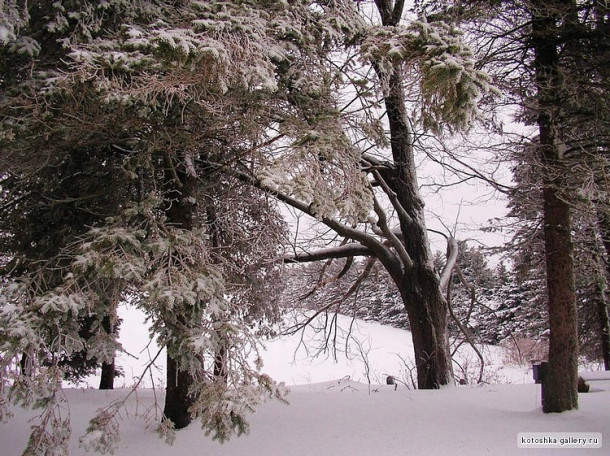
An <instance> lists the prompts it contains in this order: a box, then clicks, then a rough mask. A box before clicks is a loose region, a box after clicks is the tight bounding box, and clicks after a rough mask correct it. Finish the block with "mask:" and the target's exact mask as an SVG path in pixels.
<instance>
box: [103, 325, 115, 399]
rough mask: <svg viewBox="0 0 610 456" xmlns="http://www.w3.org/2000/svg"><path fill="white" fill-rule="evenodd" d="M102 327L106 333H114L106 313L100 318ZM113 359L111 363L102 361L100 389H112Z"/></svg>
mask: <svg viewBox="0 0 610 456" xmlns="http://www.w3.org/2000/svg"><path fill="white" fill-rule="evenodd" d="M102 328H103V329H104V331H106V332H107V333H108V334H114V332H115V328H114V326H113V325H112V322H111V321H110V317H109V316H108V315H107V316H105V317H104V319H103V320H102ZM114 374H115V368H114V359H113V360H112V362H111V363H102V375H101V377H100V388H99V389H101V390H111V389H114V376H115V375H114Z"/></svg>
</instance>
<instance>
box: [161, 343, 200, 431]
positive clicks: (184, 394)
mask: <svg viewBox="0 0 610 456" xmlns="http://www.w3.org/2000/svg"><path fill="white" fill-rule="evenodd" d="M192 382H193V380H192V378H191V375H190V374H189V373H188V372H184V371H182V370H180V369H179V367H178V363H177V362H176V360H175V359H174V358H172V357H171V356H170V355H167V386H166V387H165V407H164V409H163V415H164V416H165V418H166V419H170V420H172V423H174V427H175V429H182V428H185V427H187V426H188V425H189V424H190V423H191V421H192V417H191V414H190V412H189V408H190V407H191V405H193V402H194V399H193V396H192V395H191V394H189V388H190V386H191V384H192Z"/></svg>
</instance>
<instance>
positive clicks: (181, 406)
mask: <svg viewBox="0 0 610 456" xmlns="http://www.w3.org/2000/svg"><path fill="white" fill-rule="evenodd" d="M166 167H167V175H168V177H167V182H168V186H169V187H170V189H171V190H170V191H169V192H168V193H169V195H168V199H169V208H168V209H167V211H166V214H167V223H168V224H170V225H172V226H175V227H177V228H181V229H183V230H192V229H193V226H194V217H195V203H194V202H193V201H194V199H193V198H194V196H195V187H196V176H195V175H194V174H193V172H191V170H189V169H188V168H187V162H186V160H184V161H183V163H181V164H179V165H178V166H177V167H176V168H174V164H173V163H171V162H170V158H169V157H168V158H167V162H166ZM176 180H179V182H176ZM181 323H184V322H181ZM175 352H176V347H172V346H171V345H168V347H167V353H168V354H167V386H166V388H165V392H166V394H165V407H164V409H163V414H164V416H165V418H166V419H169V420H171V421H172V422H173V423H174V427H175V428H176V429H182V428H184V427H186V426H188V425H189V424H190V423H191V421H192V417H191V414H190V412H189V408H190V407H191V405H193V403H194V402H195V396H194V395H192V394H190V393H189V390H190V387H191V385H192V384H193V377H192V376H191V374H190V373H189V372H185V371H183V370H181V369H180V366H179V363H178V362H177V360H176V359H174V358H173V357H172V353H175Z"/></svg>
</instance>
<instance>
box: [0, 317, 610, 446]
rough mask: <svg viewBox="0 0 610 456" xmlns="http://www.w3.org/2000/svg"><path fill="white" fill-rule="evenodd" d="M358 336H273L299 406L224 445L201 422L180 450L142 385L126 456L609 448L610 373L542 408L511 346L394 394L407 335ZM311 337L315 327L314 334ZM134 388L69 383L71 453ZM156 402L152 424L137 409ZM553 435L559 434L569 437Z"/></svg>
mask: <svg viewBox="0 0 610 456" xmlns="http://www.w3.org/2000/svg"><path fill="white" fill-rule="evenodd" d="M349 324H350V320H349V319H345V318H341V319H340V325H339V326H340V327H341V328H342V330H340V331H338V333H337V340H338V342H339V346H340V345H341V344H342V345H343V347H345V346H346V345H345V342H346V337H347V333H346V332H345V329H346V328H347V327H349ZM123 330H124V331H125V328H123ZM352 334H353V335H355V336H356V339H357V342H356V341H353V340H351V342H350V344H348V354H349V359H347V358H346V357H345V354H344V353H338V354H337V359H336V360H335V358H334V356H333V354H332V353H329V354H328V355H329V356H324V355H323V356H322V357H319V358H317V359H316V360H313V361H312V360H309V359H307V357H306V350H305V349H304V348H303V347H302V346H301V345H300V342H301V337H300V335H296V336H292V337H286V338H283V339H281V340H278V341H274V342H271V343H268V344H267V352H266V353H265V357H264V358H265V369H264V370H265V371H267V372H268V373H269V374H271V375H272V376H273V377H274V378H276V379H277V380H279V381H285V382H286V383H287V384H288V385H291V386H290V389H291V393H290V395H289V401H290V405H285V404H281V403H278V402H269V403H266V404H264V405H262V406H261V407H260V408H259V409H258V410H257V411H256V413H254V414H253V415H252V416H251V419H250V423H251V432H250V434H249V435H247V436H242V437H239V438H234V439H233V440H231V441H229V442H226V443H224V444H220V443H218V442H215V441H212V440H211V439H210V438H207V437H205V436H204V434H203V432H202V431H201V430H200V429H199V427H198V425H197V423H193V424H192V425H191V426H189V427H188V428H187V429H184V430H181V431H178V432H177V438H176V441H175V443H174V445H173V446H171V447H170V446H167V445H166V444H165V443H164V442H163V441H162V440H160V439H159V438H158V437H157V435H156V434H155V433H154V431H153V429H154V422H155V421H154V420H155V414H154V413H153V412H152V409H150V407H151V405H152V404H153V403H154V400H155V397H156V399H157V400H159V401H162V389H156V390H155V391H153V390H152V389H143V390H140V391H139V392H138V394H137V396H135V397H132V398H130V399H129V401H128V403H127V405H126V407H125V410H124V412H123V413H122V422H121V438H122V440H121V443H120V446H119V450H118V453H117V454H119V455H146V456H157V455H180V456H188V455H214V456H237V455H239V456H259V455H260V456H263V455H264V456H288V455H290V456H298V455H303V456H305V455H306V456H324V455H328V456H331V455H332V456H360V455H362V456H366V455H380V456H404V455H497V456H502V455H529V454H534V455H545V454H555V453H556V452H557V451H558V450H557V449H531V448H519V447H518V435H519V433H523V432H528V433H532V432H535V433H539V434H538V435H540V436H541V437H543V436H545V435H547V434H548V433H552V432H555V433H557V432H562V433H564V434H562V435H563V436H570V435H573V436H575V437H577V438H578V437H581V436H582V434H578V433H601V437H602V441H601V443H602V447H601V448H596V449H565V454H568V455H571V454H581V453H582V454H600V455H601V454H610V415H609V413H608V411H609V410H610V380H598V381H594V382H591V385H592V387H591V392H589V393H587V394H581V395H580V396H579V401H580V408H579V410H577V411H572V412H567V413H562V414H551V415H544V414H543V413H542V412H541V410H540V387H539V385H535V384H533V383H531V372H528V370H527V368H524V367H514V366H513V367H510V366H502V364H503V356H502V353H501V351H499V350H497V349H495V348H493V347H492V348H488V349H486V350H485V354H486V357H487V358H488V360H487V361H488V365H489V366H488V370H487V372H486V381H487V382H488V383H484V384H483V385H480V386H459V387H451V388H445V389H443V390H440V391H417V390H412V389H408V388H407V387H406V386H405V385H403V384H400V385H399V386H398V389H397V390H395V389H394V387H393V386H389V385H385V384H384V383H385V376H386V375H388V374H390V375H394V376H397V377H398V378H400V379H402V380H405V382H406V383H407V384H408V383H409V366H410V361H409V359H410V358H409V356H410V353H409V347H410V344H411V342H410V337H409V334H408V333H406V332H404V331H400V330H397V329H394V328H388V327H384V326H381V325H378V324H370V323H363V322H356V323H355V326H353V331H352ZM132 335H133V333H132ZM311 336H312V334H309V333H308V334H307V335H306V337H305V340H310V339H311ZM309 345H310V350H311V349H312V348H311V347H315V346H316V345H315V343H314V344H312V343H311V340H310V344H309ZM318 347H319V345H318ZM129 359H130V360H131V364H132V366H127V367H126V371H127V373H129V372H130V371H131V370H132V369H134V370H135V367H133V365H138V362H137V361H136V360H134V359H133V358H131V357H129ZM461 363H462V364H468V363H471V365H472V372H473V373H474V372H476V368H475V366H474V358H472V357H471V354H469V353H468V352H467V351H465V352H464V354H463V355H462V358H461ZM367 366H368V367H367ZM367 372H368V375H367ZM159 376H160V375H159ZM369 379H370V383H369ZM493 382H502V383H493ZM508 383H511V384H508ZM124 394H125V391H124V390H120V389H119V390H114V391H109V392H104V391H97V390H95V389H87V388H73V389H69V390H67V398H68V400H69V404H70V405H69V407H70V418H71V422H72V426H73V433H72V436H73V438H72V445H71V454H72V455H81V454H85V452H84V451H83V450H82V449H81V448H79V446H78V438H79V437H80V436H82V435H83V434H84V432H85V428H86V427H87V422H88V420H89V419H90V418H91V417H92V416H93V414H94V411H95V410H96V409H97V408H99V407H102V406H104V405H105V404H108V403H109V402H110V401H111V400H113V399H117V398H119V397H121V396H122V395H124ZM149 409H150V410H151V412H150V413H149V415H148V420H147V419H143V418H138V417H137V416H136V415H138V414H142V413H143V412H145V411H146V410H149ZM136 412H140V413H136ZM31 416H32V413H31V412H25V411H22V410H15V417H14V418H13V419H12V420H11V421H10V422H9V423H8V424H4V425H0V454H1V455H2V456H12V455H19V454H21V452H22V451H23V449H24V447H25V445H26V441H27V437H28V432H29V423H28V420H29V418H30V417H31ZM548 435H549V437H550V438H553V437H557V436H558V435H559V434H548ZM595 435H599V434H595ZM604 438H606V439H608V440H607V442H605V441H604V440H603V439H604ZM598 443H599V442H598Z"/></svg>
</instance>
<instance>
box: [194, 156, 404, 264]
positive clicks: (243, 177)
mask: <svg viewBox="0 0 610 456" xmlns="http://www.w3.org/2000/svg"><path fill="white" fill-rule="evenodd" d="M204 164H205V165H206V166H207V167H208V168H209V169H210V170H215V171H217V172H222V173H225V174H228V175H231V176H233V177H234V178H236V179H238V180H239V181H241V182H244V183H246V184H249V185H251V186H252V187H254V188H257V189H259V190H261V191H263V192H265V193H266V194H268V195H271V196H273V197H274V198H276V199H277V200H278V201H281V202H283V203H285V204H287V205H288V206H291V207H293V208H295V209H297V210H298V211H300V212H302V213H304V214H306V215H309V216H310V217H312V218H316V219H318V220H320V221H321V222H322V223H323V224H324V225H326V226H327V227H328V228H330V229H331V230H333V231H334V232H335V233H337V234H339V235H341V236H343V237H345V238H348V239H352V240H354V241H356V242H358V243H360V244H361V247H358V248H356V249H354V250H353V251H352V252H350V253H349V255H345V253H346V252H341V250H340V251H339V252H340V253H342V254H341V255H339V256H335V258H345V257H346V256H358V255H360V256H362V255H364V254H366V253H368V254H369V255H373V256H375V257H376V258H378V259H379V261H381V262H382V263H383V264H384V266H385V267H386V268H387V269H388V271H389V272H390V273H392V272H394V273H397V272H398V271H400V269H401V268H400V261H399V260H398V258H397V257H396V254H395V253H394V252H393V251H392V250H391V249H390V248H389V247H388V246H387V245H385V244H384V243H383V242H380V241H379V240H377V239H376V238H375V237H374V236H371V235H370V234H368V233H365V232H364V231H361V230H358V229H356V228H352V227H351V226H348V225H345V224H343V223H341V222H339V221H337V220H335V219H333V218H331V217H328V216H322V217H319V216H317V214H315V213H314V211H313V210H312V208H311V206H310V205H309V204H307V203H304V202H303V201H300V200H298V199H296V198H294V197H292V196H290V195H286V194H285V193H282V192H281V191H279V190H277V189H273V188H270V187H268V186H266V185H264V184H263V183H262V182H261V181H259V180H258V179H257V178H256V177H255V176H253V175H251V174H249V173H246V172H243V171H240V170H238V169H237V168H236V167H235V166H227V165H224V164H221V163H214V162H210V161H205V163H204ZM331 253H334V252H333V251H332V249H331ZM295 257H296V256H295ZM326 258H329V257H321V256H319V257H318V258H317V259H326ZM310 261H314V260H310Z"/></svg>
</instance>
